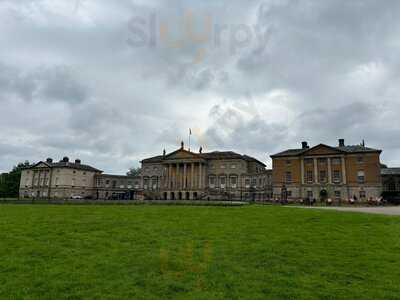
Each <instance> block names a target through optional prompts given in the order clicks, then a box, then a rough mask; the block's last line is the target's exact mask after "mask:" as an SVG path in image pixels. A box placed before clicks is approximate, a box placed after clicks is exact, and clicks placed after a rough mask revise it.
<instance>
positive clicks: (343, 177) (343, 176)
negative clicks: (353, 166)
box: [342, 156, 347, 184]
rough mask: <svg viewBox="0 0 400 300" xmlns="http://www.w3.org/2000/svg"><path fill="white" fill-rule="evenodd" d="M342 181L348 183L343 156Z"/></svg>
mask: <svg viewBox="0 0 400 300" xmlns="http://www.w3.org/2000/svg"><path fill="white" fill-rule="evenodd" d="M342 182H343V184H347V176H346V163H345V161H344V157H343V156H342Z"/></svg>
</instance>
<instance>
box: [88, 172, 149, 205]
mask: <svg viewBox="0 0 400 300" xmlns="http://www.w3.org/2000/svg"><path fill="white" fill-rule="evenodd" d="M94 182H95V194H94V198H95V199H105V200H141V199H143V193H142V189H141V185H142V183H141V182H142V179H141V177H140V176H136V177H132V176H120V175H109V174H96V175H95V178H94Z"/></svg>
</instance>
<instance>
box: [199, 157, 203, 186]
mask: <svg viewBox="0 0 400 300" xmlns="http://www.w3.org/2000/svg"><path fill="white" fill-rule="evenodd" d="M201 176H202V170H201V162H200V163H199V189H201V188H202V179H201Z"/></svg>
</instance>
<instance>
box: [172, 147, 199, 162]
mask: <svg viewBox="0 0 400 300" xmlns="http://www.w3.org/2000/svg"><path fill="white" fill-rule="evenodd" d="M198 158H200V157H199V155H198V154H196V153H193V152H190V151H187V150H184V149H179V150H176V151H174V152H172V153H170V154H168V155H166V156H165V160H179V159H198Z"/></svg>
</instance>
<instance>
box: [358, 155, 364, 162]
mask: <svg viewBox="0 0 400 300" xmlns="http://www.w3.org/2000/svg"><path fill="white" fill-rule="evenodd" d="M357 162H358V163H359V164H360V163H363V162H364V157H363V156H357Z"/></svg>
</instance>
